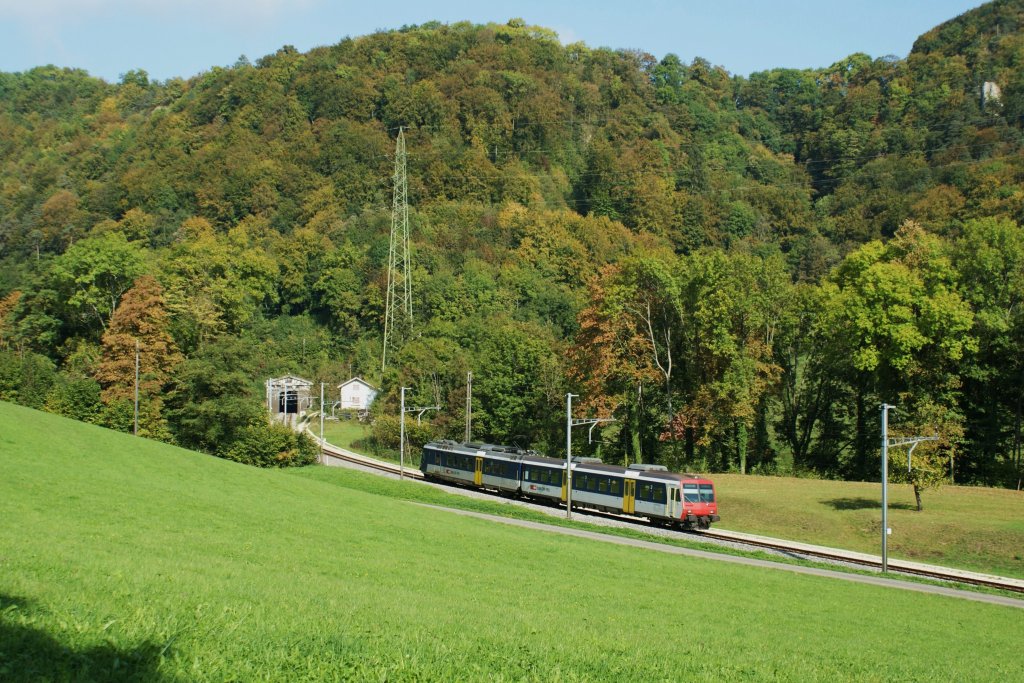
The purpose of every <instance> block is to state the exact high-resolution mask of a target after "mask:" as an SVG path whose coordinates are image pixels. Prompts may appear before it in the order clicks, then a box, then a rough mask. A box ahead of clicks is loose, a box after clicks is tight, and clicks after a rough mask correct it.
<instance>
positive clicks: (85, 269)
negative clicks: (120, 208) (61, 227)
mask: <svg viewBox="0 0 1024 683" xmlns="http://www.w3.org/2000/svg"><path fill="white" fill-rule="evenodd" d="M143 269H144V266H143V258H142V253H141V251H140V250H139V248H138V247H136V246H134V245H132V244H130V243H129V242H128V240H127V239H125V237H124V235H122V234H120V233H116V232H114V233H107V234H103V235H100V236H99V237H90V238H88V239H84V240H81V241H79V242H76V243H75V244H73V245H72V246H71V248H70V249H68V250H67V251H66V252H64V253H63V254H61V255H60V256H59V257H57V258H56V259H55V260H54V262H53V266H52V268H51V269H50V274H49V279H50V281H51V282H52V283H53V285H54V289H55V290H56V291H57V292H59V293H60V294H61V295H62V296H64V297H66V302H67V303H66V307H67V312H68V313H69V315H70V316H71V317H72V318H73V319H74V321H75V322H76V323H77V326H78V327H77V329H80V330H82V331H83V332H89V333H96V332H104V331H106V329H107V326H108V325H109V324H110V317H111V316H112V315H113V314H114V310H115V309H116V308H117V304H118V302H119V301H120V300H121V296H122V295H124V293H125V292H126V291H128V289H129V288H131V286H132V283H133V282H134V281H135V278H137V277H138V276H139V275H141V274H142V272H143Z"/></svg>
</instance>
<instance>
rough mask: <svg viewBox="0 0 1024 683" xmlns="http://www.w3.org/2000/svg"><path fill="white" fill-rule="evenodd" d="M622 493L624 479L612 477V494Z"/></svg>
mask: <svg viewBox="0 0 1024 683" xmlns="http://www.w3.org/2000/svg"><path fill="white" fill-rule="evenodd" d="M621 493H622V480H621V479H612V495H613V496H618V495H620V494H621Z"/></svg>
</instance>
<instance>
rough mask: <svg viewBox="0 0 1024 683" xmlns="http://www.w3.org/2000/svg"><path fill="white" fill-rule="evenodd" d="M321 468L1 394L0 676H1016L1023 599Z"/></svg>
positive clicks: (1022, 674)
mask: <svg viewBox="0 0 1024 683" xmlns="http://www.w3.org/2000/svg"><path fill="white" fill-rule="evenodd" d="M323 472H324V471H323V470H316V469H313V470H309V471H306V472H285V471H267V470H257V469H252V468H248V467H245V466H242V465H238V464H235V463H230V462H226V461H222V460H217V459H215V458H211V457H208V456H203V455H200V454H196V453H191V452H188V451H183V450H181V449H176V448H172V447H168V446H164V445H161V444H156V443H152V442H147V441H144V440H136V439H133V438H132V437H129V436H125V435H122V434H116V433H112V432H108V431H104V430H102V429H98V428H95V427H91V426H89V425H83V424H79V423H75V422H71V421H68V420H64V419H61V418H57V417H54V416H51V415H45V414H41V413H37V412H33V411H30V410H27V409H24V408H20V407H16V406H12V405H9V404H2V403H0V520H2V522H0V680H4V681H40V680H44V681H49V680H82V681H85V680H145V681H150V680H162V681H194V680H195V681H205V680H217V681H220V680H239V681H243V680H244V681H254V680H267V681H286V680H368V681H369V680H372V681H380V680H391V681H413V680H416V681H435V680H498V681H502V680H534V681H595V680H608V681H634V680H636V681H639V680H643V681H647V680H694V679H696V680H711V679H715V680H737V679H746V680H798V681H804V680H822V681H825V680H828V681H833V680H879V681H880V680H886V681H888V680H959V679H969V680H1000V681H1004V680H1020V679H1022V678H1024V663H1022V661H1021V660H1020V657H1019V635H1020V633H1021V631H1022V627H1024V611H1022V610H1016V609H1012V608H1004V607H996V606H992V605H984V604H978V603H971V602H966V601H960V600H957V599H952V598H944V597H939V596H929V595H920V594H915V593H910V592H906V591H899V590H891V589H882V588H876V587H869V586H861V585H856V584H848V583H846V582H841V581H837V580H831V579H824V578H817V577H808V576H795V575H791V574H789V573H786V572H776V571H766V570H757V569H752V568H745V567H739V566H734V565H729V564H725V563H718V562H709V561H703V560H697V559H693V558H685V557H675V556H665V555H661V554H659V553H653V552H648V551H642V550H637V549H634V548H626V547H618V546H610V545H607V544H601V543H595V542H593V541H587V540H583V539H575V538H568V537H562V536H557V535H553V534H545V533H539V532H533V531H528V530H523V529H517V528H511V527H506V526H503V525H498V524H494V523H491V522H487V521H483V520H478V519H467V518H462V517H457V516H455V515H452V514H450V513H447V512H444V511H440V510H433V509H427V508H423V507H421V506H417V505H414V504H412V503H409V502H406V501H403V500H399V499H395V498H392V497H388V496H384V495H378V494H374V493H371V492H369V491H367V490H362V487H363V483H362V482H363V481H365V477H360V476H359V475H358V473H347V472H344V471H339V470H332V471H331V472H329V473H323ZM339 484H341V485H339ZM397 485H398V486H403V485H404V486H409V487H411V486H416V484H413V483H411V482H410V483H405V484H401V483H398V484H397ZM908 634H911V635H908Z"/></svg>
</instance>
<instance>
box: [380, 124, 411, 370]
mask: <svg viewBox="0 0 1024 683" xmlns="http://www.w3.org/2000/svg"><path fill="white" fill-rule="evenodd" d="M393 181H394V186H395V193H394V198H393V199H392V202H391V245H390V247H389V248H388V291H387V299H386V303H385V308H384V350H383V352H382V353H381V358H380V369H381V372H383V371H384V369H385V368H386V367H387V364H388V349H391V350H392V351H397V350H398V348H399V347H400V346H401V344H402V342H403V341H404V340H405V338H406V337H407V336H408V335H409V333H410V332H411V331H412V277H411V273H410V271H409V183H408V176H407V175H406V170H405V133H404V131H403V130H402V129H401V128H399V129H398V141H397V142H396V144H395V175H394V177H393Z"/></svg>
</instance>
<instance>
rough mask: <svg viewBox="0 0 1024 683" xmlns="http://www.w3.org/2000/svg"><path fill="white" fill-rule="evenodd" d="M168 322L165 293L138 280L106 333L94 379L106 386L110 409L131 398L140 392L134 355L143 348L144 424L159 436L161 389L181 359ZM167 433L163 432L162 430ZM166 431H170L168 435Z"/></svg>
mask: <svg viewBox="0 0 1024 683" xmlns="http://www.w3.org/2000/svg"><path fill="white" fill-rule="evenodd" d="M168 325H169V317H168V314H167V309H166V307H165V305H164V298H163V288H162V287H161V286H160V283H159V282H157V281H156V278H154V277H153V276H151V275H143V276H141V277H139V278H138V279H136V280H135V283H134V285H133V286H132V288H131V289H129V290H128V291H127V292H125V295H124V297H122V299H121V302H120V304H119V305H118V307H117V309H116V310H115V311H114V314H113V316H112V317H111V319H110V326H109V327H108V328H107V331H106V332H105V333H104V334H103V339H102V349H103V353H102V357H101V360H100V362H99V364H98V366H97V368H96V371H95V377H96V379H97V380H98V381H99V382H100V384H101V385H102V387H103V394H102V397H103V401H104V403H106V404H107V405H108V406H110V405H111V404H114V403H116V402H124V401H126V400H128V399H132V398H133V396H134V392H135V353H136V344H137V345H138V347H137V348H138V362H139V396H140V398H141V399H143V400H144V402H145V404H146V406H145V408H144V410H143V415H144V416H145V417H147V419H146V420H144V422H150V423H152V424H151V425H149V431H150V432H153V433H155V432H156V431H158V427H157V425H158V424H160V423H162V419H161V418H160V416H159V413H160V404H161V402H162V401H161V397H160V392H161V390H162V389H163V388H164V387H165V386H166V385H167V383H168V382H169V380H170V378H171V372H172V371H173V369H174V367H175V366H176V365H177V364H178V363H179V362H181V359H182V358H181V354H180V353H179V351H178V348H177V346H176V345H175V343H174V340H173V339H172V338H171V335H170V334H169V333H168ZM159 429H160V430H162V428H159ZM163 431H165V430H163Z"/></svg>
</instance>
